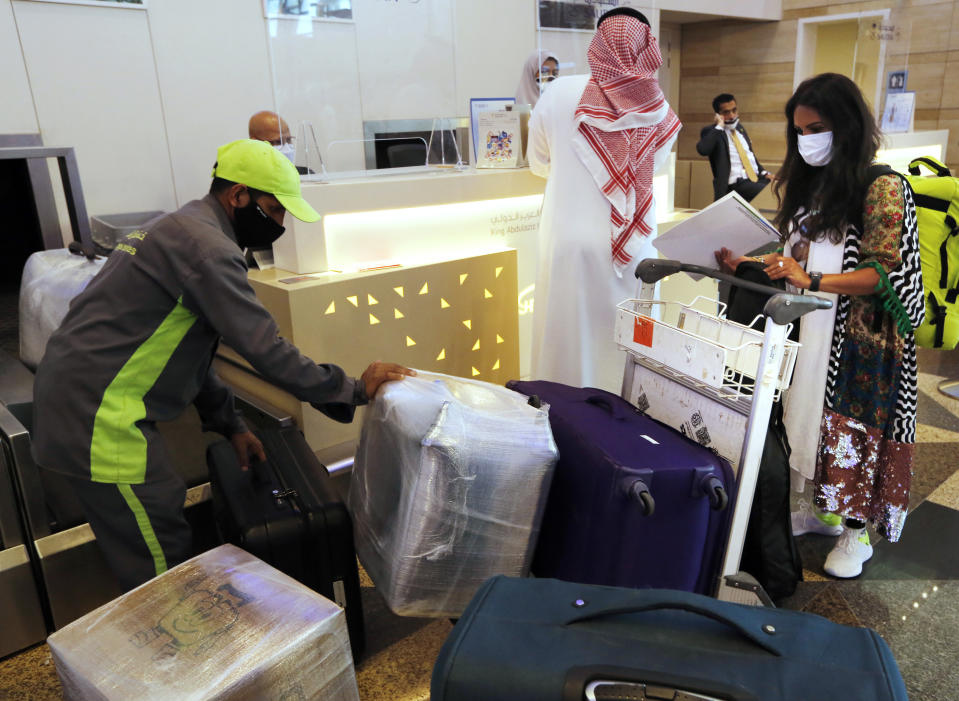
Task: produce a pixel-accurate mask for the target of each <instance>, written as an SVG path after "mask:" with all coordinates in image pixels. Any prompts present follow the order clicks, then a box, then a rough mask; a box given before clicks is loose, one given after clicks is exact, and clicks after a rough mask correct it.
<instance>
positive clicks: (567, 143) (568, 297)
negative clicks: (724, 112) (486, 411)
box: [527, 75, 675, 394]
mask: <svg viewBox="0 0 959 701" xmlns="http://www.w3.org/2000/svg"><path fill="white" fill-rule="evenodd" d="M588 79H589V76H585V75H576V76H569V77H565V78H559V79H558V80H555V81H553V82H552V83H550V85H549V87H548V88H547V89H546V91H545V92H544V93H543V96H542V97H541V98H540V100H539V102H538V103H537V104H536V109H535V110H533V115H532V117H531V119H530V128H529V144H528V149H527V157H528V158H529V165H530V169H531V170H532V171H533V172H534V173H535V174H536V175H539V176H540V177H543V178H548V181H547V183H546V195H545V197H544V199H543V212H542V215H541V217H540V225H539V265H538V267H537V274H536V289H535V291H534V303H533V304H534V307H533V353H532V370H531V374H532V378H533V379H536V380H552V381H554V382H562V383H564V384H568V385H572V386H574V387H599V388H600V389H605V390H607V391H610V392H614V393H617V394H618V393H619V391H620V389H621V387H622V379H623V368H624V367H625V360H626V356H625V355H624V353H623V352H622V351H620V350H619V348H618V347H617V346H616V343H615V341H614V340H613V331H614V326H615V320H616V305H617V304H619V303H620V302H621V301H623V300H624V299H629V298H631V297H635V296H636V292H637V286H638V285H637V280H636V278H635V276H634V275H633V272H632V271H633V270H635V267H636V264H637V263H638V262H639V261H640V260H642V259H643V258H656V257H658V255H657V253H656V250H655V249H654V248H653V245H652V242H653V239H654V238H655V236H656V211H655V210H656V207H655V203H654V206H653V207H650V209H649V212H648V214H647V217H646V223H647V224H648V225H649V227H650V230H651V231H652V233H651V234H650V235H649V236H647V237H646V238H645V240H644V241H643V245H642V247H641V248H640V250H639V253H638V255H637V256H636V257H635V258H634V259H633V263H632V264H631V265H630V266H629V270H627V271H626V272H625V273H624V274H623V276H622V277H619V276H618V275H617V274H616V272H615V270H614V268H613V255H612V244H611V242H610V236H611V225H610V221H609V217H610V211H611V205H610V203H609V200H607V199H606V198H605V197H604V196H603V194H602V192H600V189H599V187H598V186H597V185H596V181H595V180H594V179H593V176H592V175H591V174H590V172H589V171H588V170H587V169H586V166H585V165H583V162H582V161H581V160H580V158H579V156H577V155H576V153H575V151H574V150H573V146H572V143H573V135H574V133H575V131H576V129H575V126H574V122H573V117H574V113H575V112H576V107H577V105H578V104H579V100H580V98H581V97H582V95H583V90H584V89H585V87H586V82H587V80H588ZM674 141H675V137H674V138H673V139H671V140H670V141H669V142H668V143H667V144H665V145H664V146H663V147H662V148H661V149H660V150H659V151H657V153H656V156H655V168H656V169H657V170H658V169H659V167H660V166H661V165H662V164H663V163H664V162H665V161H666V158H667V156H668V155H669V151H670V149H671V148H672V146H673V142H674Z"/></svg>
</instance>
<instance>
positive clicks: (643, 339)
mask: <svg viewBox="0 0 959 701" xmlns="http://www.w3.org/2000/svg"><path fill="white" fill-rule="evenodd" d="M655 324H656V322H654V321H653V320H652V319H650V318H649V317H646V316H637V317H636V318H635V319H634V320H633V342H634V343H638V344H639V345H641V346H649V347H652V345H653V326H654V325H655Z"/></svg>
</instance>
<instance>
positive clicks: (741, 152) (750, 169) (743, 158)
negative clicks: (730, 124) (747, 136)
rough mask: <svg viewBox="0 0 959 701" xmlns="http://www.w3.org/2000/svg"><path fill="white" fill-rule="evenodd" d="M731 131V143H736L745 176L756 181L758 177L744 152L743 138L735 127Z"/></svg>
mask: <svg viewBox="0 0 959 701" xmlns="http://www.w3.org/2000/svg"><path fill="white" fill-rule="evenodd" d="M732 132H733V143H734V144H736V152H737V153H738V154H739V160H741V161H742V162H743V168H745V169H746V177H747V178H749V179H750V180H752V181H753V182H756V181H757V180H759V178H757V177H756V170H755V169H754V168H753V164H752V163H750V162H749V156H748V155H747V154H746V147H745V146H743V139H742V137H741V136H740V135H739V132H738V131H736V130H735V129H733V130H732Z"/></svg>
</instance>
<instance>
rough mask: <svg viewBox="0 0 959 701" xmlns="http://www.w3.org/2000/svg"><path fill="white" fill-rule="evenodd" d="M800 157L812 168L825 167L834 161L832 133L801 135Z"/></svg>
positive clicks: (799, 136) (799, 137) (799, 140)
mask: <svg viewBox="0 0 959 701" xmlns="http://www.w3.org/2000/svg"><path fill="white" fill-rule="evenodd" d="M798 142H799V144H798V145H799V155H800V156H802V159H803V160H804V161H806V163H808V164H809V165H811V166H815V167H820V166H824V165H826V164H827V163H829V161H831V160H832V132H831V131H822V132H819V133H818V134H799V135H798Z"/></svg>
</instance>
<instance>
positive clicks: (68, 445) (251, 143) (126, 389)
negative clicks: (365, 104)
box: [33, 139, 413, 589]
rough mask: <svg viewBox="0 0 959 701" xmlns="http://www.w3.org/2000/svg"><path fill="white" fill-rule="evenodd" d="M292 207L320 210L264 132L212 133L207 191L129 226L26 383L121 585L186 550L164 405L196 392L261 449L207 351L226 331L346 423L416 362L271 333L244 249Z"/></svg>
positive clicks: (46, 460) (246, 444)
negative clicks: (374, 357)
mask: <svg viewBox="0 0 959 701" xmlns="http://www.w3.org/2000/svg"><path fill="white" fill-rule="evenodd" d="M287 211H289V212H290V213H291V214H292V215H293V216H294V217H296V218H297V219H300V220H302V221H308V222H309V221H316V220H318V219H319V214H317V213H316V212H315V211H314V210H313V208H312V207H310V205H309V204H307V202H306V201H305V200H303V199H302V197H301V195H300V179H299V176H298V174H297V172H296V170H295V168H294V167H293V164H292V163H291V162H290V161H289V160H288V159H287V158H285V157H284V156H283V155H282V154H280V152H279V151H277V150H276V149H274V148H272V147H271V146H270V145H269V144H267V143H264V142H262V141H255V140H247V139H243V140H240V141H234V142H232V143H229V144H226V145H225V146H222V147H220V149H219V150H218V153H217V163H216V164H215V165H214V168H213V183H212V185H211V187H210V192H209V194H207V195H206V196H205V197H204V198H203V199H201V200H194V201H192V202H189V203H188V204H186V205H185V206H184V207H182V208H181V209H179V210H178V211H176V212H174V213H172V214H169V215H167V216H164V217H162V218H160V219H157V220H155V221H154V222H153V223H152V224H151V225H150V226H149V227H148V228H147V229H146V230H144V231H135V232H133V233H132V234H130V235H128V236H127V238H126V239H125V240H124V241H123V242H122V243H121V244H120V245H118V246H117V248H116V250H115V251H114V253H113V254H111V256H110V258H109V260H108V261H107V263H106V265H105V266H104V267H103V270H102V271H101V273H100V274H99V275H97V276H96V277H95V278H94V279H93V280H92V281H91V282H90V284H89V285H88V287H87V288H86V290H84V291H83V292H82V293H81V294H80V295H79V296H78V297H77V298H76V299H75V300H74V301H73V303H72V304H71V306H70V311H69V312H68V313H67V316H66V318H65V319H64V320H63V324H62V325H61V326H60V328H59V329H58V330H57V331H56V332H55V333H54V334H53V335H52V336H51V337H50V341H49V343H48V345H47V349H46V354H45V355H44V357H43V360H42V361H41V362H40V366H39V367H38V368H37V375H36V381H35V385H34V441H33V446H34V457H35V459H36V462H37V464H38V465H40V466H41V467H42V468H43V469H45V470H50V471H53V472H57V473H60V474H62V475H64V476H66V477H67V478H68V479H69V481H70V483H71V486H72V488H73V491H74V493H75V494H76V495H77V497H78V498H79V500H80V502H81V504H82V506H83V510H84V513H85V515H86V517H87V518H88V520H89V522H90V525H91V527H92V528H93V532H94V534H95V535H96V537H97V542H98V543H99V545H100V548H101V550H102V551H103V554H104V556H105V558H106V560H107V562H108V564H109V565H110V567H111V569H112V570H113V571H114V573H115V574H116V576H117V578H118V580H119V581H120V583H121V585H122V586H123V587H124V589H131V588H133V587H135V586H137V585H139V584H141V583H143V582H145V581H146V580H148V579H151V578H152V577H154V576H156V575H159V574H161V573H163V572H165V571H166V570H167V569H169V568H171V567H173V566H174V565H176V564H178V563H179V562H182V561H183V560H185V559H187V558H188V557H189V556H190V555H191V552H190V549H191V535H190V527H189V525H188V524H187V522H186V520H185V518H184V515H183V501H184V497H185V494H186V488H185V486H184V484H183V482H182V480H181V479H180V478H179V477H178V476H177V475H176V473H175V472H174V471H173V468H172V466H171V465H170V463H169V459H168V457H167V454H166V450H165V446H164V445H163V441H162V439H161V437H160V434H159V432H158V431H157V426H156V423H157V422H158V421H169V420H171V419H174V418H176V417H177V416H179V415H180V414H181V413H182V412H183V410H184V409H186V407H187V406H188V405H189V404H190V403H191V402H192V403H193V404H195V405H196V408H197V410H198V412H199V414H200V417H201V419H202V420H203V425H204V428H205V429H209V430H215V431H217V432H219V433H222V434H223V435H224V436H227V437H229V438H230V440H231V441H232V443H233V446H234V448H235V449H236V452H237V456H238V457H239V460H240V464H241V465H243V466H244V467H246V466H247V465H248V463H249V459H250V457H257V458H260V459H263V458H264V455H263V446H262V445H261V444H260V442H259V441H258V440H257V439H256V437H255V436H254V435H253V434H252V433H251V432H250V431H249V429H248V428H247V427H246V425H245V424H244V423H243V421H242V419H240V418H239V416H238V414H237V412H236V410H235V409H234V406H233V393H232V391H231V390H230V389H229V387H227V386H226V385H225V384H224V383H223V382H222V381H221V380H220V379H219V378H218V377H217V375H216V373H215V372H214V371H213V368H212V367H211V363H212V360H213V354H214V353H215V351H216V347H217V344H218V343H219V342H220V339H221V338H222V339H223V340H224V341H225V342H226V343H228V344H229V345H230V346H231V347H232V348H233V349H234V350H236V351H237V352H238V353H239V354H240V355H241V356H243V357H244V358H245V359H246V360H247V361H249V362H250V364H251V365H252V366H253V367H254V368H255V369H256V370H257V371H258V372H259V373H260V374H261V375H262V376H263V377H264V379H265V380H267V381H268V382H271V383H273V384H275V385H277V386H278V387H280V388H282V389H284V390H286V391H288V392H290V393H291V394H293V395H294V396H296V397H297V398H298V399H300V400H301V401H306V402H310V403H311V404H312V405H313V406H314V407H316V408H317V409H318V410H320V411H322V412H323V413H324V414H326V415H327V416H329V417H331V418H333V419H335V420H337V421H341V422H344V423H347V422H349V421H352V419H353V414H354V410H355V407H356V406H358V405H361V404H366V403H367V402H368V401H369V399H370V398H372V397H373V396H374V395H375V393H376V390H377V389H378V388H379V386H380V384H382V383H383V382H385V381H388V380H399V379H402V378H403V377H404V376H406V375H411V374H413V371H411V370H408V369H407V368H404V367H402V366H400V365H396V364H393V363H380V362H375V363H372V364H371V365H370V366H369V367H368V368H367V369H366V370H365V371H364V372H363V375H362V377H361V378H359V379H353V378H350V377H347V376H346V374H345V373H344V372H343V370H342V369H340V368H339V367H337V366H336V365H317V364H316V363H314V362H313V361H312V360H310V359H309V358H307V357H305V356H303V355H302V354H301V353H300V352H299V351H298V350H297V349H296V348H295V347H294V346H293V345H292V344H291V343H289V342H288V341H286V340H284V339H282V338H280V337H279V335H278V331H277V326H276V322H274V320H273V318H272V317H271V316H270V314H269V312H268V311H267V310H266V309H265V308H264V307H263V306H262V305H261V304H260V302H259V301H258V300H257V298H256V296H255V294H254V292H253V289H252V288H251V287H250V284H249V282H248V281H247V267H246V263H245V261H244V256H243V249H244V248H265V247H268V246H270V244H272V243H273V241H275V240H276V239H277V238H278V237H279V236H280V235H281V234H282V233H283V230H284V229H283V219H284V216H285V214H286V212H287Z"/></svg>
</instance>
